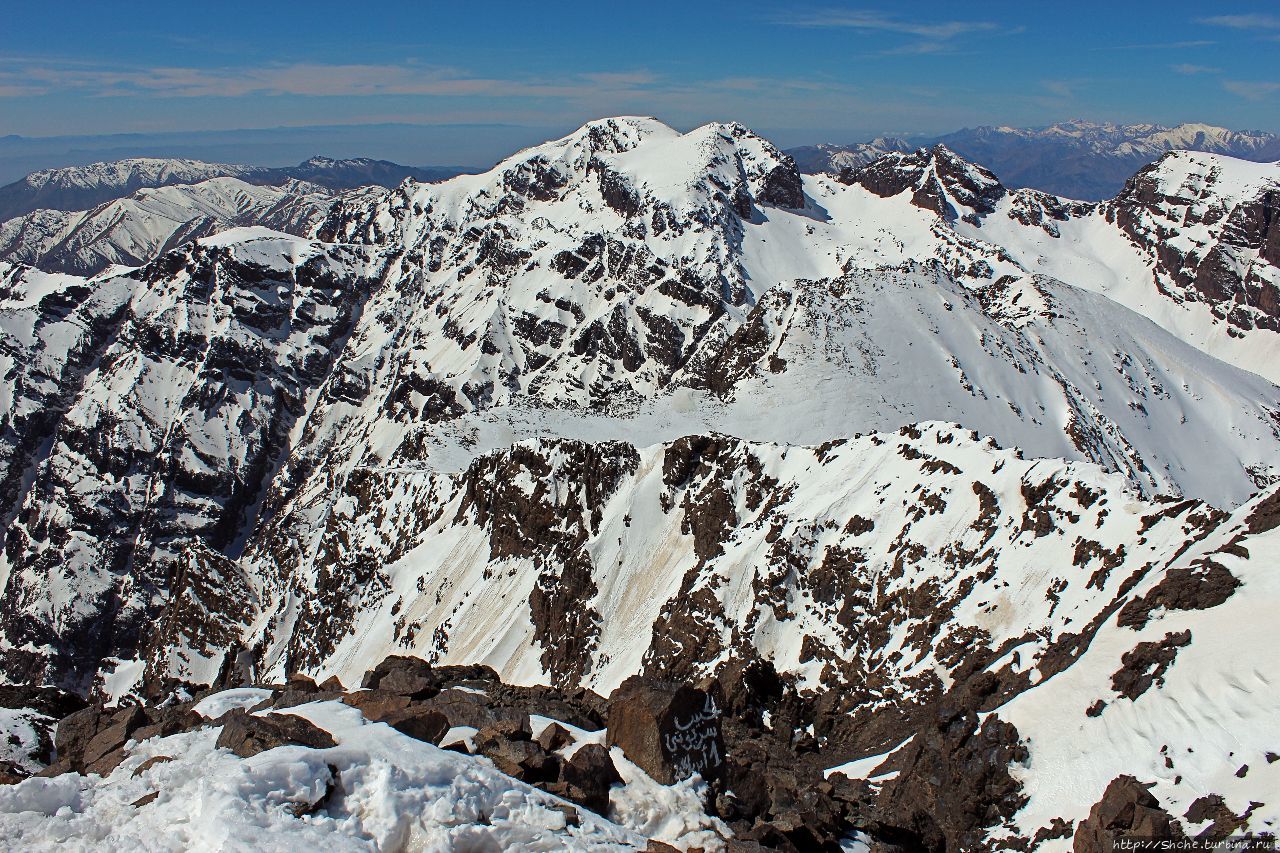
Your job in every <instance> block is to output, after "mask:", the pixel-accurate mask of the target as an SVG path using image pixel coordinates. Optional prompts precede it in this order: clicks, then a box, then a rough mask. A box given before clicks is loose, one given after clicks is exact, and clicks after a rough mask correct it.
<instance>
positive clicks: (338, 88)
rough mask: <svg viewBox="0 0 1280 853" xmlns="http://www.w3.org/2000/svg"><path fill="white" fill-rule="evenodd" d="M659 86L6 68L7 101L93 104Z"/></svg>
mask: <svg viewBox="0 0 1280 853" xmlns="http://www.w3.org/2000/svg"><path fill="white" fill-rule="evenodd" d="M655 82H656V78H655V77H654V76H653V75H652V74H650V73H648V72H645V71H633V72H622V73H619V72H600V73H584V74H578V75H571V76H567V77H564V78H558V79H546V80H537V79H528V80H518V79H500V78H489V77H482V76H474V75H471V74H468V73H467V72H465V71H462V70H459V69H454V68H446V67H436V66H424V65H415V64H404V65H377V64H335V65H325V64H318V63H293V64H287V65H286V64H282V65H267V66H258V67H244V68H234V67H224V68H191V67H180V66H159V67H135V68H128V67H89V66H85V65H82V64H53V63H44V64H26V65H23V66H21V67H20V68H17V67H14V65H13V64H10V65H9V67H4V68H0V96H4V95H8V96H11V97H14V96H31V95H46V94H50V93H55V92H56V93H74V94H80V95H87V96H90V97H124V96H139V95H144V96H154V97H174V98H237V97H244V96H248V95H267V96H277V95H287V96H296V97H370V96H378V95H427V96H432V95H433V96H441V97H475V96H490V97H572V96H574V95H577V94H580V93H583V92H596V93H599V92H615V93H616V92H622V91H628V90H635V89H640V88H643V87H646V86H649V85H652V84H653V83H655Z"/></svg>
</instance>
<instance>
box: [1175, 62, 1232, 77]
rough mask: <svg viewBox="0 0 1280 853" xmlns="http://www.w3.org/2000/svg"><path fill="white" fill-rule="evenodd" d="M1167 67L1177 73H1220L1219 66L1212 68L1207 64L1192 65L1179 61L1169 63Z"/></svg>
mask: <svg viewBox="0 0 1280 853" xmlns="http://www.w3.org/2000/svg"><path fill="white" fill-rule="evenodd" d="M1169 68H1171V69H1172V70H1174V71H1176V72H1178V73H1179V74H1189V75H1195V74H1221V73H1222V69H1221V68H1213V67H1212V66H1209V65H1194V64H1192V63H1190V62H1179V63H1177V64H1176V65H1170V66H1169Z"/></svg>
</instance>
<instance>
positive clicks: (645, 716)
mask: <svg viewBox="0 0 1280 853" xmlns="http://www.w3.org/2000/svg"><path fill="white" fill-rule="evenodd" d="M605 742H606V743H607V744H608V745H609V746H617V747H621V748H622V751H623V752H624V753H626V756H627V758H629V759H630V760H631V761H633V762H635V764H636V765H637V766H639V767H640V768H641V769H642V770H644V771H645V772H646V773H648V774H649V775H650V776H652V777H653V778H654V779H656V780H657V781H659V782H661V783H663V784H664V785H670V784H671V783H673V782H676V781H678V780H680V779H684V778H686V777H688V776H692V775H693V774H694V773H698V774H700V775H701V776H702V777H703V778H704V779H708V780H714V779H717V778H719V777H720V775H721V774H722V773H723V772H724V739H723V737H722V736H721V733H720V709H719V708H718V707H716V702H715V698H714V696H712V694H710V693H708V692H706V691H703V690H698V689H697V688H695V687H693V686H691V685H688V684H684V685H678V686H677V685H673V684H663V683H660V682H654V681H650V680H647V679H643V678H638V677H636V678H630V679H628V680H627V681H625V682H623V684H622V685H621V686H620V687H618V689H617V690H615V691H614V692H613V693H612V694H611V695H610V697H609V730H608V735H607V736H606V740H605Z"/></svg>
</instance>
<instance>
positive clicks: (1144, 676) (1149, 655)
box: [1111, 630, 1191, 700]
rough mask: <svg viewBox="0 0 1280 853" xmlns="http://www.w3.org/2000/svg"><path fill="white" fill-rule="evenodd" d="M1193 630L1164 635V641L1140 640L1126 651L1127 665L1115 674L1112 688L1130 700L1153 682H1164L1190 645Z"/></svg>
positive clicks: (1122, 659)
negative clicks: (1143, 641) (1179, 650)
mask: <svg viewBox="0 0 1280 853" xmlns="http://www.w3.org/2000/svg"><path fill="white" fill-rule="evenodd" d="M1190 643H1191V632H1190V631H1189V630H1188V631H1180V632H1178V633H1176V634H1173V633H1169V634H1165V635H1164V639H1163V640H1156V641H1152V642H1148V643H1138V645H1136V646H1134V647H1133V649H1131V650H1130V651H1127V652H1125V653H1124V655H1123V657H1122V658H1121V662H1122V663H1123V664H1124V666H1123V667H1122V668H1121V669H1120V670H1119V671H1117V672H1116V673H1115V675H1113V676H1111V688H1112V689H1113V690H1115V691H1116V692H1117V693H1119V694H1120V695H1121V696H1124V697H1126V698H1128V699H1131V700H1132V699H1137V698H1138V697H1139V696H1141V695H1142V694H1143V693H1146V692H1147V691H1148V690H1150V689H1151V687H1152V686H1153V685H1160V684H1164V674H1165V672H1166V671H1168V669H1169V667H1170V666H1172V665H1173V661H1174V658H1176V657H1177V656H1178V649H1180V648H1182V647H1183V646H1187V645H1190Z"/></svg>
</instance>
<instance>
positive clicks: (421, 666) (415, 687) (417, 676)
mask: <svg viewBox="0 0 1280 853" xmlns="http://www.w3.org/2000/svg"><path fill="white" fill-rule="evenodd" d="M360 686H361V687H370V688H377V689H380V690H384V691H386V692H388V693H396V694H399V695H401V696H413V697H414V698H424V697H427V696H434V695H435V694H436V693H439V692H440V688H439V686H438V684H437V679H436V677H435V675H434V673H433V672H432V671H431V664H429V663H427V662H426V661H425V660H422V659H421V658H412V657H405V656H403V655H392V656H390V657H388V658H386V659H385V660H383V661H382V663H380V664H378V665H377V666H376V667H374V668H373V669H371V670H369V671H368V672H366V673H365V674H364V679H363V680H362V681H361V682H360Z"/></svg>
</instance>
